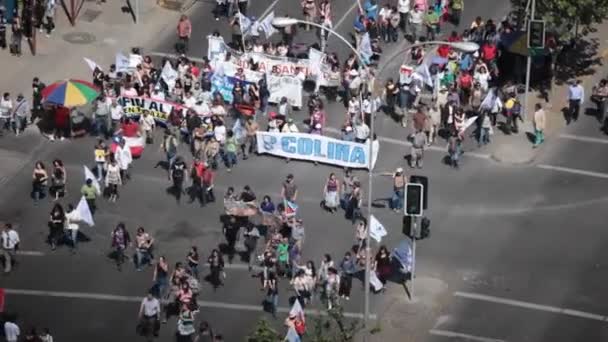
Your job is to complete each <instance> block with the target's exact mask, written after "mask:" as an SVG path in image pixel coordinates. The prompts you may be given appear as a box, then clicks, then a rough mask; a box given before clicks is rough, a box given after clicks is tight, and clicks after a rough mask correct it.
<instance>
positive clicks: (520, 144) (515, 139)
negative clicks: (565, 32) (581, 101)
mask: <svg viewBox="0 0 608 342" xmlns="http://www.w3.org/2000/svg"><path fill="white" fill-rule="evenodd" d="M607 32H608V22H604V23H602V24H600V25H597V27H596V31H595V32H593V33H590V34H589V35H588V36H586V37H583V38H582V40H583V41H584V42H590V44H591V45H595V44H597V47H595V46H594V47H592V48H591V49H592V50H595V51H594V52H595V55H594V56H585V57H584V58H585V60H584V61H581V60H578V59H577V60H576V63H573V64H577V63H584V64H589V67H588V68H587V70H584V71H583V72H582V74H583V75H581V76H578V77H576V76H569V78H571V79H574V78H576V79H580V80H581V81H583V87H584V88H585V95H586V96H587V97H589V96H590V95H591V88H592V87H593V85H594V84H595V82H596V81H597V80H598V78H601V77H602V76H603V75H602V73H601V71H600V70H601V68H602V65H601V64H600V63H599V62H598V61H597V60H596V59H603V58H604V57H605V56H608V40H607V39H608V33H607ZM579 53H580V54H581V55H584V54H585V52H581V51H579ZM593 71H595V72H593ZM558 76H559V77H560V78H561V79H564V78H568V77H565V75H564V74H563V73H561V74H559V75H558ZM558 83H559V84H558ZM522 99H523V97H522ZM585 102H586V103H588V98H587V99H585ZM536 103H541V104H542V105H543V106H544V108H545V112H546V114H547V128H546V131H545V138H546V140H547V142H548V143H551V138H552V136H554V135H556V134H558V133H559V132H560V131H561V130H562V129H563V128H564V127H565V126H566V121H565V118H564V114H563V111H564V110H565V109H567V108H568V84H567V83H566V82H563V81H562V80H560V82H555V81H554V83H553V86H552V89H551V93H550V94H549V103H546V102H545V101H544V100H543V99H542V98H541V96H540V93H539V92H538V91H532V92H531V93H530V94H529V95H528V108H527V111H526V113H528V114H527V119H526V122H524V123H523V124H522V125H521V128H520V132H519V134H514V135H511V136H506V135H504V134H503V133H502V132H497V133H495V134H494V136H493V137H492V142H491V143H490V144H489V146H487V147H483V148H482V149H480V150H479V151H480V152H486V153H488V154H491V155H492V158H493V159H494V160H496V161H499V162H506V163H510V164H528V163H532V162H534V159H535V158H536V156H537V155H538V154H539V153H541V152H542V150H543V147H542V146H541V147H540V148H538V149H533V148H532V141H531V140H530V138H529V137H528V136H529V135H530V134H534V127H533V125H532V117H533V115H534V105H535V104H536ZM581 110H583V111H584V109H583V108H582V109H581ZM581 115H583V113H581Z"/></svg>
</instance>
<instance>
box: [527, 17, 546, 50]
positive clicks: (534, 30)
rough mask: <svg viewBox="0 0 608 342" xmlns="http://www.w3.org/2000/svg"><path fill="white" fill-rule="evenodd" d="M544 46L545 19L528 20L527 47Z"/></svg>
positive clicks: (541, 47)
mask: <svg viewBox="0 0 608 342" xmlns="http://www.w3.org/2000/svg"><path fill="white" fill-rule="evenodd" d="M544 47H545V21H544V20H530V22H529V23H528V48H529V49H543V48H544Z"/></svg>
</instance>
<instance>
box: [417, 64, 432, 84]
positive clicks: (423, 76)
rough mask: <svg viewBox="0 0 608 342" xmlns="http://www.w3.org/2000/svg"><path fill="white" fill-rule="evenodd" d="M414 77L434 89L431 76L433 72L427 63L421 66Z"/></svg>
mask: <svg viewBox="0 0 608 342" xmlns="http://www.w3.org/2000/svg"><path fill="white" fill-rule="evenodd" d="M414 76H416V77H418V78H420V80H422V82H424V83H425V84H426V85H427V86H429V87H431V88H432V87H433V77H432V76H431V71H430V70H429V66H428V64H426V63H422V64H420V65H419V66H418V67H417V68H416V71H415V73H414Z"/></svg>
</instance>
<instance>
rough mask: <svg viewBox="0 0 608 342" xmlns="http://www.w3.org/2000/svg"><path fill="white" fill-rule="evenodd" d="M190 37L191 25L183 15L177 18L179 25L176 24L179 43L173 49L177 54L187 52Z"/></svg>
mask: <svg viewBox="0 0 608 342" xmlns="http://www.w3.org/2000/svg"><path fill="white" fill-rule="evenodd" d="M191 35H192V23H191V22H190V19H188V16H186V15H185V14H184V15H182V16H181V17H180V18H179V23H177V38H178V39H179V42H178V44H177V45H176V47H175V48H176V50H177V52H178V53H186V52H188V41H189V40H190V36H191Z"/></svg>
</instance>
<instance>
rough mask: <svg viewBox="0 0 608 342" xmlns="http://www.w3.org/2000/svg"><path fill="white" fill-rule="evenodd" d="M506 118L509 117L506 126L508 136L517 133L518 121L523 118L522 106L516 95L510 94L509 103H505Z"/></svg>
mask: <svg viewBox="0 0 608 342" xmlns="http://www.w3.org/2000/svg"><path fill="white" fill-rule="evenodd" d="M505 116H506V117H507V124H506V126H505V129H506V134H511V132H513V133H517V132H518V127H517V119H520V120H522V121H523V119H522V118H521V104H520V103H519V101H518V100H517V98H516V96H515V94H514V93H510V94H509V97H508V99H507V101H506V102H505Z"/></svg>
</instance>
